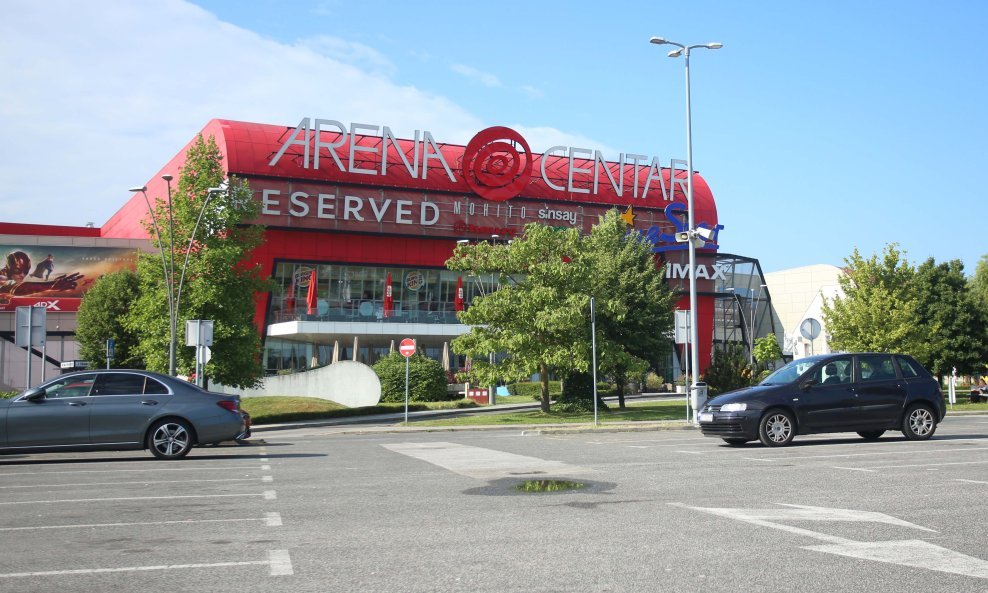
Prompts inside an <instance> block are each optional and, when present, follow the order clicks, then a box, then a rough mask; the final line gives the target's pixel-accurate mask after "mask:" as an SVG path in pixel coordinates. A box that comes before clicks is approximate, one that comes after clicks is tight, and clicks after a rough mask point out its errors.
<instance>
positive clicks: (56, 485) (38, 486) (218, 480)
mask: <svg viewBox="0 0 988 593" xmlns="http://www.w3.org/2000/svg"><path fill="white" fill-rule="evenodd" d="M265 478H269V479H267V480H266V479H265ZM270 478H271V476H261V478H260V480H261V481H262V482H270V481H271V480H270ZM257 480H258V479H257V478H217V479H214V480H137V481H134V482H86V483H79V484H28V485H21V486H0V490H8V489H12V488H75V487H79V486H128V485H133V484H176V483H185V482H196V483H198V482H256V481H257Z"/></svg>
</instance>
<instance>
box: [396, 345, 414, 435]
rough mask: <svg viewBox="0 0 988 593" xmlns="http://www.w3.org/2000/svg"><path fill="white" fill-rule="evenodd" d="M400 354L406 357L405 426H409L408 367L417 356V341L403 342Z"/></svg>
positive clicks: (400, 346) (399, 348)
mask: <svg viewBox="0 0 988 593" xmlns="http://www.w3.org/2000/svg"><path fill="white" fill-rule="evenodd" d="M398 352H401V355H402V356H404V357H405V424H408V367H409V364H410V363H409V360H410V359H411V358H412V355H413V354H415V340H413V339H412V338H405V339H404V340H402V341H401V344H399V345H398Z"/></svg>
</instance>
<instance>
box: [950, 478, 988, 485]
mask: <svg viewBox="0 0 988 593" xmlns="http://www.w3.org/2000/svg"><path fill="white" fill-rule="evenodd" d="M954 481H955V482H968V483H970V484H988V482H983V481H981V480H964V479H962V478H954Z"/></svg>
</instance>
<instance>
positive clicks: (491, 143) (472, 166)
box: [268, 117, 686, 202]
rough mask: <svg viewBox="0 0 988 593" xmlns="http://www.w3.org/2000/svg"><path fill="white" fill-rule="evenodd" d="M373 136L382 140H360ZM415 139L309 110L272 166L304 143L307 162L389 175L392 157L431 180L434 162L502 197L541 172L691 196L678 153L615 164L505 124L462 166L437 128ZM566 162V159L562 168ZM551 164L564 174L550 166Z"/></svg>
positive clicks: (572, 187) (625, 156)
mask: <svg viewBox="0 0 988 593" xmlns="http://www.w3.org/2000/svg"><path fill="white" fill-rule="evenodd" d="M367 137H376V138H380V141H379V142H373V143H367V142H364V143H360V142H359V140H360V139H361V138H367ZM329 138H331V139H332V140H327V139H329ZM410 142H411V150H410V151H409V150H407V149H406V148H404V147H403V146H402V145H401V142H400V141H399V140H398V138H397V137H396V136H395V134H394V132H393V131H392V130H391V128H390V127H388V126H377V125H368V124H358V123H352V124H350V127H349V128H348V127H346V126H345V125H344V124H342V123H340V122H338V121H336V120H331V119H315V118H308V117H306V118H303V119H302V121H300V122H299V124H298V125H297V126H296V127H295V131H294V132H292V134H291V135H290V136H289V137H288V139H287V140H286V141H285V142H284V144H282V146H281V148H280V149H279V150H278V152H277V153H275V155H274V157H273V158H272V159H271V161H270V162H269V163H268V166H270V167H274V166H276V165H277V164H278V162H279V161H280V160H281V159H282V158H283V157H284V156H285V154H286V153H287V152H288V151H289V149H291V148H292V147H297V148H296V151H293V153H291V156H292V157H293V158H299V160H300V162H301V165H302V168H304V169H309V168H312V169H321V168H323V167H330V168H335V169H336V170H338V171H340V172H344V173H350V174H356V175H368V176H371V175H377V176H386V175H387V174H388V166H389V158H390V163H391V166H392V167H395V166H397V167H400V168H403V169H404V171H405V172H407V174H408V175H409V176H411V177H412V178H413V179H422V180H427V179H428V175H429V172H430V167H432V169H431V171H432V172H433V174H434V175H435V174H437V172H438V174H439V175H444V176H445V177H447V178H448V179H449V181H451V182H453V183H458V184H465V187H466V188H469V189H470V190H471V191H473V192H474V193H476V194H477V195H479V196H481V197H483V198H486V199H488V200H492V201H496V202H500V201H505V200H510V199H511V198H514V197H516V196H518V195H520V194H521V193H522V192H523V191H524V190H525V188H526V187H527V186H528V184H529V183H531V182H532V178H533V176H535V175H537V176H538V178H539V179H540V180H541V182H542V183H544V184H545V186H546V187H548V188H549V189H550V190H552V191H553V192H560V193H567V194H588V195H597V194H598V193H599V192H600V188H601V185H604V187H605V188H610V190H611V191H613V192H614V193H615V194H616V195H617V196H619V197H625V196H626V195H627V194H630V196H629V197H631V198H635V199H642V200H644V199H646V198H648V196H649V192H652V195H653V196H654V195H655V194H656V193H659V194H661V199H662V200H664V201H667V202H671V201H672V199H673V193H674V191H675V190H676V189H677V186H678V189H679V191H680V192H681V193H682V194H683V195H685V193H686V175H685V174H684V175H680V176H677V175H675V173H676V172H677V171H678V172H683V173H685V166H686V161H683V160H677V159H671V160H670V161H669V167H668V168H667V170H666V173H663V169H662V165H661V163H660V160H659V158H658V157H652V158H651V159H649V158H648V157H647V156H646V155H641V154H631V153H621V154H620V155H619V157H618V160H617V163H616V164H617V170H616V171H615V170H614V167H613V165H614V164H613V163H609V162H608V161H606V160H605V159H604V156H603V154H602V153H601V152H600V151H599V150H593V149H589V148H577V147H573V146H553V147H552V148H550V149H549V150H547V151H545V152H544V153H541V154H539V153H532V151H531V149H530V148H529V145H528V142H527V141H526V140H525V138H523V137H522V136H521V134H519V133H518V132H516V131H514V130H512V129H510V128H506V127H501V126H497V127H492V128H487V129H486V130H482V131H480V132H478V133H477V134H476V135H475V136H474V137H473V138H472V139H471V140H470V142H469V143H468V144H467V146H466V149H465V150H464V153H463V158H462V162H461V166H460V167H458V168H455V167H453V166H451V165H450V163H449V162H448V161H447V160H446V157H445V156H444V155H443V153H442V151H441V150H440V148H439V145H438V144H437V143H436V140H435V138H434V137H433V135H432V133H431V132H429V131H421V130H415V135H414V138H413V139H412V140H410ZM536 161H538V163H537V164H536ZM560 162H561V163H562V165H563V166H562V167H558V168H557V166H556V164H557V163H560ZM395 163H398V164H397V165H395ZM550 164H552V165H553V167H554V169H555V170H554V171H553V173H554V175H556V177H550V175H549V173H548V171H547V167H548V166H549V165H550ZM560 169H564V171H562V172H561V171H560Z"/></svg>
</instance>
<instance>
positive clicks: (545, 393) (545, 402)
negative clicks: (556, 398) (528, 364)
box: [539, 364, 549, 414]
mask: <svg viewBox="0 0 988 593" xmlns="http://www.w3.org/2000/svg"><path fill="white" fill-rule="evenodd" d="M539 384H540V385H541V386H542V412H543V413H545V414H548V413H549V369H548V368H546V366H545V365H544V364H540V365H539Z"/></svg>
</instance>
